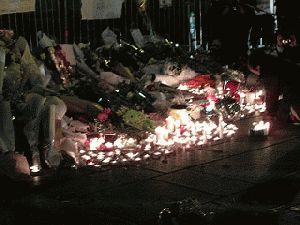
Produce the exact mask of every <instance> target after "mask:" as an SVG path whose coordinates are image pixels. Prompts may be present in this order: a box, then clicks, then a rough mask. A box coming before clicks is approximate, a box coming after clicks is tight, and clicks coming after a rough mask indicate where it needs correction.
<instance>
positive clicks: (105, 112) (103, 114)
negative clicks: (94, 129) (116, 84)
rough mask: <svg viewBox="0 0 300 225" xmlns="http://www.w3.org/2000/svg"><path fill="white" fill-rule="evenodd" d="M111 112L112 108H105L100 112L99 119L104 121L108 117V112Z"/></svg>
mask: <svg viewBox="0 0 300 225" xmlns="http://www.w3.org/2000/svg"><path fill="white" fill-rule="evenodd" d="M110 112H111V110H110V108H105V109H104V110H103V111H102V112H101V113H99V114H98V116H97V119H98V120H100V121H101V122H104V121H106V120H107V119H108V114H109V113H110Z"/></svg>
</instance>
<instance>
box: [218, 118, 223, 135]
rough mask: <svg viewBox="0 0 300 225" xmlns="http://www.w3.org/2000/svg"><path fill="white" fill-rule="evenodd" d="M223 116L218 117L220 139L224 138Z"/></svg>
mask: <svg viewBox="0 0 300 225" xmlns="http://www.w3.org/2000/svg"><path fill="white" fill-rule="evenodd" d="M222 123H223V117H222V116H220V117H219V137H220V139H223V138H224V133H223V124H222Z"/></svg>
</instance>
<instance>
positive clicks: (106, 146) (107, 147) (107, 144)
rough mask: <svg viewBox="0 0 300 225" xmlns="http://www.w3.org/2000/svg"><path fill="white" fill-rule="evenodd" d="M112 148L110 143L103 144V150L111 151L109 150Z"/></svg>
mask: <svg viewBox="0 0 300 225" xmlns="http://www.w3.org/2000/svg"><path fill="white" fill-rule="evenodd" d="M113 147H114V145H113V143H111V142H106V143H105V150H107V151H111V150H113Z"/></svg>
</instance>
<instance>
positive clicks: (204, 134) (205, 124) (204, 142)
mask: <svg viewBox="0 0 300 225" xmlns="http://www.w3.org/2000/svg"><path fill="white" fill-rule="evenodd" d="M203 125H204V127H203V144H207V123H206V122H204V123H203Z"/></svg>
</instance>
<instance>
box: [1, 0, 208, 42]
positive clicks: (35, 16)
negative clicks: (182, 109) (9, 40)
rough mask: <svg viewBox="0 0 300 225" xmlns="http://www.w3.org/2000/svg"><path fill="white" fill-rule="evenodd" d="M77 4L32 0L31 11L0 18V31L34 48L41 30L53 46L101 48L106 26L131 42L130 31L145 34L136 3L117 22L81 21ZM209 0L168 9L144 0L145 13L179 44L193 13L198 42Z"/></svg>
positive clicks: (177, 2)
mask: <svg viewBox="0 0 300 225" xmlns="http://www.w3.org/2000/svg"><path fill="white" fill-rule="evenodd" d="M81 1H84V0H36V7H35V8H36V10H35V12H28V13H13V14H7V15H0V28H1V29H12V30H14V31H15V33H16V36H23V37H25V38H26V40H27V41H28V42H29V43H30V45H31V46H36V45H37V37H36V36H37V35H36V34H37V32H38V31H40V30H41V31H43V32H44V33H45V34H46V35H48V36H50V37H51V38H53V39H55V40H56V42H57V43H61V44H63V43H69V44H72V43H88V42H90V43H91V44H92V45H94V46H100V45H101V33H102V32H103V31H104V30H105V29H106V28H107V27H108V26H109V27H110V28H116V29H118V30H120V31H121V33H122V35H124V36H125V37H126V38H127V39H129V40H130V39H131V34H130V30H131V29H132V28H139V29H140V30H141V32H142V34H144V35H147V34H148V33H149V31H148V30H147V28H146V26H145V23H144V21H143V17H142V16H141V15H140V14H139V11H138V5H137V3H136V1H137V0H125V2H124V4H123V7H122V14H121V18H120V19H108V20H82V19H81ZM210 3H211V0H190V1H186V0H172V6H171V7H166V8H160V6H159V0H148V5H147V14H148V17H149V18H150V20H151V22H152V25H153V29H154V31H155V32H156V33H157V34H159V35H161V36H163V37H169V38H170V39H171V40H173V41H176V42H178V43H180V44H183V45H188V43H189V13H190V12H191V11H194V12H195V14H196V27H197V28H198V29H197V39H198V42H200V13H201V14H202V15H204V14H205V13H206V12H207V10H208V8H209V6H210ZM201 24H202V39H203V41H204V42H206V41H207V40H208V39H209V37H210V33H211V32H210V27H209V26H208V25H206V21H205V20H203V19H202V21H201Z"/></svg>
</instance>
